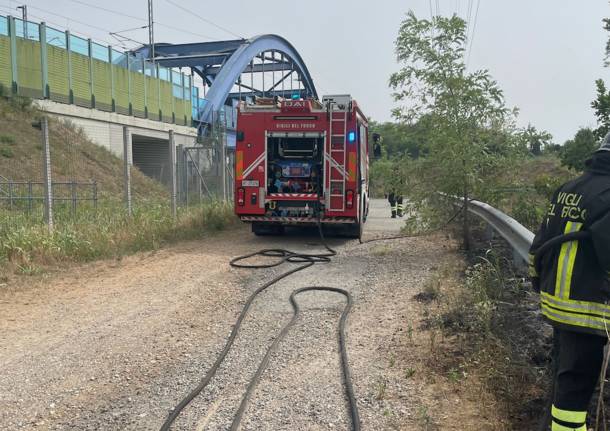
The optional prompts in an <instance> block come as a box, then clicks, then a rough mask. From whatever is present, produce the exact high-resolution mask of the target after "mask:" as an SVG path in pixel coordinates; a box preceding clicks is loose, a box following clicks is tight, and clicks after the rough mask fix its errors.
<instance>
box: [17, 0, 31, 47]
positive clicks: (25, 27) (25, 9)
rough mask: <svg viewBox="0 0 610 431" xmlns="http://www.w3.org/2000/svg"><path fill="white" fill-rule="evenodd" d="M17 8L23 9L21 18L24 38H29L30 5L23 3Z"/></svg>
mask: <svg viewBox="0 0 610 431" xmlns="http://www.w3.org/2000/svg"><path fill="white" fill-rule="evenodd" d="M17 9H21V19H22V21H23V38H24V39H28V6H27V5H25V4H24V5H21V6H17Z"/></svg>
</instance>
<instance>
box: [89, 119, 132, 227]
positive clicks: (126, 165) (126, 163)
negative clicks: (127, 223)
mask: <svg viewBox="0 0 610 431" xmlns="http://www.w3.org/2000/svg"><path fill="white" fill-rule="evenodd" d="M130 141H131V139H130V136H129V129H128V128H127V126H123V180H124V184H125V186H124V188H125V206H126V207H127V215H128V216H130V217H131V215H132V211H133V209H132V206H131V166H130V165H131V157H129V155H130V152H131V142H130ZM96 194H97V187H96Z"/></svg>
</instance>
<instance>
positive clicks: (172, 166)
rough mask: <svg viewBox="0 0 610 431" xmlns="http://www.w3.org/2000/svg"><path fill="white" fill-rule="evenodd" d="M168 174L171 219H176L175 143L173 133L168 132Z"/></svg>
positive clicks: (171, 131)
mask: <svg viewBox="0 0 610 431" xmlns="http://www.w3.org/2000/svg"><path fill="white" fill-rule="evenodd" d="M169 172H170V179H171V184H170V186H171V190H170V192H171V205H172V217H174V219H175V218H176V214H177V208H176V141H175V139H174V131H173V130H170V131H169Z"/></svg>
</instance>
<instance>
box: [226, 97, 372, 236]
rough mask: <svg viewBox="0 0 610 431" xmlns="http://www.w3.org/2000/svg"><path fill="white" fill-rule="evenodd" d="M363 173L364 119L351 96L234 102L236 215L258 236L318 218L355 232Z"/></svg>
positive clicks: (364, 205)
mask: <svg viewBox="0 0 610 431" xmlns="http://www.w3.org/2000/svg"><path fill="white" fill-rule="evenodd" d="M368 176H369V145H368V122H367V119H366V117H365V115H364V114H363V113H362V111H361V110H360V108H359V106H358V104H357V102H356V101H355V100H353V99H352V97H351V96H349V95H333V96H325V97H323V98H322V101H321V102H320V101H318V100H315V99H298V100H294V99H292V100H287V99H281V98H273V99H271V98H257V99H255V101H254V102H253V103H246V102H242V103H241V104H240V105H239V112H238V116H237V146H236V152H235V213H236V214H237V216H239V217H240V219H241V220H242V221H244V222H247V223H251V225H252V231H253V232H254V233H255V234H257V235H262V234H271V233H276V234H277V233H281V232H283V230H284V227H285V226H290V225H306V224H317V223H321V224H322V225H324V226H325V227H327V228H328V227H330V226H332V227H333V228H334V229H335V230H337V231H338V232H339V231H342V233H344V234H347V235H348V236H350V237H354V238H359V237H360V236H361V235H362V229H363V224H364V222H365V221H366V217H367V214H368V201H369V188H368V184H369V181H368V180H369V178H368ZM339 233H341V232H339Z"/></svg>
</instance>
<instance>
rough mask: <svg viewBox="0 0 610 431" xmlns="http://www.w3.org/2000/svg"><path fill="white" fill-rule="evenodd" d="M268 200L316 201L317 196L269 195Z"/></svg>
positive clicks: (307, 194)
mask: <svg viewBox="0 0 610 431" xmlns="http://www.w3.org/2000/svg"><path fill="white" fill-rule="evenodd" d="M267 198H269V199H287V200H291V199H298V200H302V199H307V200H314V201H315V200H316V199H318V195H317V194H315V193H269V194H268V195H267Z"/></svg>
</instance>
